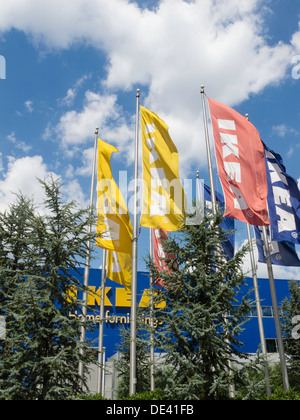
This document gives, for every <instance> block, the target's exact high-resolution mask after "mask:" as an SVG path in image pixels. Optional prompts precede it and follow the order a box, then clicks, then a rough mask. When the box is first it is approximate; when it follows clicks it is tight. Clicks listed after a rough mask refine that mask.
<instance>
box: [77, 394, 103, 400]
mask: <svg viewBox="0 0 300 420" xmlns="http://www.w3.org/2000/svg"><path fill="white" fill-rule="evenodd" d="M76 400H79V401H108V399H107V398H105V397H103V395H102V394H88V395H78V397H77V398H76Z"/></svg>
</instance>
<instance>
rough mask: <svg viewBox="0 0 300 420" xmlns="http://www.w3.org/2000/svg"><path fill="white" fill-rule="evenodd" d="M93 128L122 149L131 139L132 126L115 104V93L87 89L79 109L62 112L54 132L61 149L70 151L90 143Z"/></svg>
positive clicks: (92, 136) (92, 137)
mask: <svg viewBox="0 0 300 420" xmlns="http://www.w3.org/2000/svg"><path fill="white" fill-rule="evenodd" d="M93 127H94V129H95V128H96V127H99V128H100V132H99V136H100V137H102V138H103V139H104V140H105V141H107V142H111V143H116V144H117V145H118V144H120V145H122V147H123V148H126V147H127V146H126V145H127V143H128V142H130V141H132V140H133V138H134V127H133V126H128V124H127V122H126V120H125V118H124V116H123V110H122V108H121V107H119V106H118V105H117V96H116V95H100V94H97V93H95V92H91V91H87V92H86V94H85V102H84V106H83V109H82V110H81V111H79V112H77V111H74V110H73V111H69V112H67V113H65V114H64V115H62V117H61V118H60V121H59V123H58V124H57V126H56V127H55V128H54V132H55V133H56V135H57V136H58V138H59V139H60V141H61V144H62V146H63V148H65V149H66V150H68V152H69V153H71V154H72V153H74V151H76V150H77V149H76V148H77V147H78V146H82V145H84V144H88V143H89V144H91V145H93V144H94V132H93V131H92V130H93ZM48 131H49V127H48ZM48 136H49V132H48ZM81 150H82V147H81ZM80 153H82V151H81V152H80Z"/></svg>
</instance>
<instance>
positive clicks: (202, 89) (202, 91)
mask: <svg viewBox="0 0 300 420" xmlns="http://www.w3.org/2000/svg"><path fill="white" fill-rule="evenodd" d="M204 88H205V86H204V85H202V86H201V93H204Z"/></svg>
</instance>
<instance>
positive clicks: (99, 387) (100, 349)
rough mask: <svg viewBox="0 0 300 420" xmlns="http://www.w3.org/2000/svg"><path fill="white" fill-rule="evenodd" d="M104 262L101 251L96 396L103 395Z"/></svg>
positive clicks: (104, 251)
mask: <svg viewBox="0 0 300 420" xmlns="http://www.w3.org/2000/svg"><path fill="white" fill-rule="evenodd" d="M106 261H107V250H106V249H103V257H102V275H101V298H100V322H99V343H98V362H99V369H98V384H97V392H98V394H102V393H103V374H104V361H103V336H104V309H105V308H104V301H105V285H106Z"/></svg>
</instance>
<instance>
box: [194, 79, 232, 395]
mask: <svg viewBox="0 0 300 420" xmlns="http://www.w3.org/2000/svg"><path fill="white" fill-rule="evenodd" d="M201 98H202V108H203V116H204V130H205V142H206V153H207V161H208V171H209V181H210V193H211V202H212V210H213V214H214V215H216V214H217V199H216V190H215V183H214V174H213V166H212V157H211V147H210V141H209V134H208V123H207V113H206V106H205V92H204V85H202V86H201ZM224 322H225V324H227V323H228V319H227V315H226V314H224ZM225 342H226V344H227V345H228V348H230V342H229V340H228V339H227V338H225ZM232 372H233V369H232V362H231V360H228V373H229V375H230V376H232ZM229 396H230V397H231V398H234V397H235V387H234V384H230V386H229Z"/></svg>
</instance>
